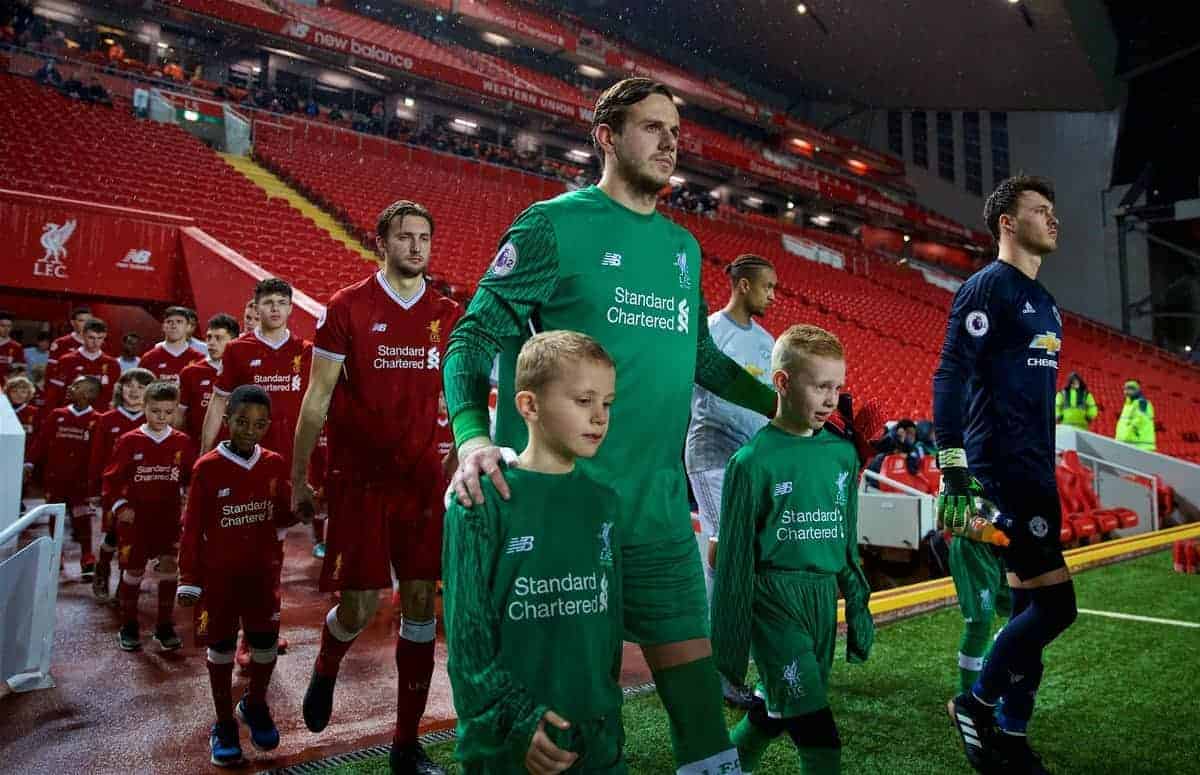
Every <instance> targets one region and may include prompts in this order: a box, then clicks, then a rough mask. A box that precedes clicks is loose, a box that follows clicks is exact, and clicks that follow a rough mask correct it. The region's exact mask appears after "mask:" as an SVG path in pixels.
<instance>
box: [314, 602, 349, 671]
mask: <svg viewBox="0 0 1200 775" xmlns="http://www.w3.org/2000/svg"><path fill="white" fill-rule="evenodd" d="M337 610H338V609H337V606H334V607H333V608H330V609H329V613H328V614H326V615H325V626H324V627H323V628H321V650H320V652H318V653H317V664H316V666H315V667H314V670H315V671H316V673H317V675H320V676H324V677H326V678H337V674H338V668H339V667H341V666H342V658H343V657H345V656H346V652H347V651H349V650H350V646H352V645H353V644H354V639H355V638H357V637H358V633H357V632H351V631H349V630H347V629H346V628H345V626H343V625H342V623H341V622H339V621H338V618H337Z"/></svg>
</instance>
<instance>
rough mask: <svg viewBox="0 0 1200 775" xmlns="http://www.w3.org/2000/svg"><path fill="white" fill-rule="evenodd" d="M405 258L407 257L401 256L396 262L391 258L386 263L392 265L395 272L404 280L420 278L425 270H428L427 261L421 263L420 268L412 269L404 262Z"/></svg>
mask: <svg viewBox="0 0 1200 775" xmlns="http://www.w3.org/2000/svg"><path fill="white" fill-rule="evenodd" d="M406 258H408V256H403V257H401V258H399V259H396V260H392V259H391V258H389V259H388V263H390V264H391V265H392V268H393V269H395V270H396V273H397V274H399V275H400V276H401V277H403V278H405V279H411V278H413V277H420V276H421V275H423V274H425V270H426V269H428V268H429V261H428V260H425V261H422V262H421V265H420V266H418V267H415V268H414V267H413V266H412V265H411V264H409V263H408V262H407V261H405V260H404V259H406Z"/></svg>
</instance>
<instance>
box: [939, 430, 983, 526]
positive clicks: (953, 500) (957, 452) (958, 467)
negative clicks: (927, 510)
mask: <svg viewBox="0 0 1200 775" xmlns="http://www.w3.org/2000/svg"><path fill="white" fill-rule="evenodd" d="M938 468H940V469H942V487H941V489H940V490H939V491H938V497H937V521H938V527H939V528H945V529H948V530H950V532H951V533H954V534H955V535H961V534H962V533H963V532H965V531H966V529H967V525H968V524H969V523H970V521H971V517H973V516H975V499H976V498H977V497H980V496H982V495H983V486H982V485H981V484H979V480H977V479H976V478H975V477H973V476H971V473H970V472H969V471H968V470H967V453H966V451H965V450H963V449H962V448H961V447H952V448H949V449H943V450H941V451H940V452H938Z"/></svg>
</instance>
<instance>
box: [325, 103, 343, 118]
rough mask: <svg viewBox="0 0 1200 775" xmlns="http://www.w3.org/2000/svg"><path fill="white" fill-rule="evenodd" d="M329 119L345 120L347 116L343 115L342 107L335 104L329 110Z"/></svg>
mask: <svg viewBox="0 0 1200 775" xmlns="http://www.w3.org/2000/svg"><path fill="white" fill-rule="evenodd" d="M329 120H330V121H345V120H346V117H345V116H343V115H342V109H341V108H339V107H338V106H337V105H334V106H333V107H332V108H330V110H329Z"/></svg>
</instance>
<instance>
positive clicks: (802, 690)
mask: <svg viewBox="0 0 1200 775" xmlns="http://www.w3.org/2000/svg"><path fill="white" fill-rule="evenodd" d="M771 369H772V372H773V373H772V383H773V384H774V386H775V390H776V392H777V393H778V395H779V409H778V411H777V413H776V415H775V418H774V419H773V420H772V421H771V422H770V424H768V425H766V426H765V427H764V428H763V429H762V430H760V431H759V432H758V433H757V434H755V435H754V436H753V437H752V438H751V439H750V441H749V442H747V444H746V445H745V446H744V447H742V448H741V449H740V450H738V451H737V452H736V453H735V454H734V456H733V457H732V458H730V461H729V465H728V466H727V467H726V469H725V488H724V492H723V494H722V498H721V532H720V540H719V544H718V546H719V549H718V553H717V578H716V586H715V588H714V590H713V635H712V641H713V653H714V655H715V658H716V661H717V667H718V668H719V669H720V671H721V674H722V675H724V676H725V678H726V679H727V680H728V681H729V682H730V683H732V684H733V685H735V686H738V685H741V683H742V682H743V680H744V678H745V674H746V666H747V657H748V656H749V655H753V657H754V663H755V665H756V667H757V668H758V675H759V681H758V686H757V687H756V689H755V696H756V699H757V702H756V703H755V704H754V705H753V706H752V707H751V709H750V712H749V713H747V714H746V716H745V717H743V718H742V720H741V722H740V723H739V724H738V726H737V727H736V728H735V729H734V731H733V742H734V744H735V745H736V746H737V751H738V755H739V757H740V759H741V767H742V772H744V773H750V772H753V771H754V768H755V766H756V765H757V764H758V761H759V759H761V758H762V755H763V752H764V751H766V749H767V746H768V745H770V743H771V741H772V740H774V739H775V738H776V737H778V736H779V735H780V734H782V733H784V732H786V733H787V734H788V736H789V737H791V739H792V742H794V743H795V745H796V748H797V751H798V753H799V758H800V768H799V771H800V772H802V773H805V775H812V774H813V773H820V774H821V775H826V774H827V773H837V772H839V771H840V766H841V765H840V762H841V740H840V738H839V736H838V729H837V725H836V724H835V723H834V720H833V713H832V712H831V711H830V709H829V699H828V695H827V693H826V691H827V689H826V687H827V685H828V683H829V674H830V671H831V670H832V668H833V657H834V645H835V642H836V640H837V601H838V593H839V592H840V593H841V595H842V596H843V597H844V598H845V600H846V625H847V638H846V658H847V660H849V661H850V662H863V661H865V660H866V659H867V656H868V655H869V654H870V651H871V645H872V643H873V642H874V639H875V623H874V620H873V619H872V618H871V612H870V610H869V608H868V606H867V604H868V601H869V600H870V596H871V590H870V587H869V586H868V585H867V579H866V576H865V575H864V573H863V571H862V568H861V567H860V565H859V561H858V495H857V485H858V471H859V458H858V455H857V453H856V452H855V449H854V445H853V444H851V443H850V442H848V441H847V440H845V439H842V438H840V437H838V436H836V435H834V434H832V433H830V432H828V431H826V430H824V427H825V423H826V421H827V420H828V419H829V417H830V415H831V414H833V413H834V412H835V411H837V403H838V393H839V391H840V390H841V389H842V384H843V383H844V382H845V377H846V361H845V355H844V352H843V350H842V345H841V342H839V341H838V339H837V337H835V336H834V335H833V334H831V333H829V332H828V331H825V330H823V329H820V328H817V327H816V326H792V327H791V328H789V329H788V330H787V331H785V332H784V333H783V335H782V336H781V337H779V339H778V340H777V341H776V343H775V349H774V351H773V352H772V354H771Z"/></svg>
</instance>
